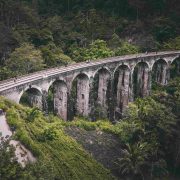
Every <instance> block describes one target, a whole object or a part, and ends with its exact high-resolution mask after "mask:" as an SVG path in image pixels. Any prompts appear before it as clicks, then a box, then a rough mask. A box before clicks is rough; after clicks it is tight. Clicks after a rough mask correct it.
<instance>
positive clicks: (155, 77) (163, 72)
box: [152, 59, 168, 85]
mask: <svg viewBox="0 0 180 180" xmlns="http://www.w3.org/2000/svg"><path fill="white" fill-rule="evenodd" d="M167 69H168V65H167V63H166V61H165V60H163V59H159V60H158V61H156V62H155V63H154V65H153V68H152V81H153V82H155V83H158V84H162V85H165V84H167V75H168V73H167Z"/></svg>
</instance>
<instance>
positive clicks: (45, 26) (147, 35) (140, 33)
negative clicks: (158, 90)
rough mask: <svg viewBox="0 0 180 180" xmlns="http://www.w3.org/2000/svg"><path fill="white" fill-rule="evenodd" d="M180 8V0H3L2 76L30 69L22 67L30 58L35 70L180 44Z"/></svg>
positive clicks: (0, 30)
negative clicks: (34, 58) (35, 55)
mask: <svg viewBox="0 0 180 180" xmlns="http://www.w3.org/2000/svg"><path fill="white" fill-rule="evenodd" d="M179 8H180V6H179V1H178V0H172V1H170V0H159V1H156V0H96V1H95V0H91V1H88V0H59V1H57V0H52V1H48V0H18V1H15V0H0V65H1V69H0V77H1V78H0V79H1V80H3V79H6V78H9V77H13V76H18V75H21V74H24V72H21V70H19V71H17V70H16V69H18V68H19V69H24V66H23V64H25V63H24V62H27V61H28V62H29V64H32V68H30V70H28V71H26V72H27V73H30V72H34V71H36V70H39V69H42V68H48V67H54V66H57V65H58V66H61V65H65V64H68V63H71V62H73V61H75V62H80V61H84V60H87V59H92V60H93V59H98V58H104V57H109V56H117V55H123V54H132V53H137V52H140V51H142V52H145V51H158V50H175V49H180V45H179V44H180V37H179V32H180V9H179ZM27 47H31V48H30V49H31V50H29V51H26V50H25V49H26V48H27ZM35 51H36V53H37V54H38V57H39V60H38V58H36V60H33V62H32V59H30V58H26V57H28V56H29V55H30V54H35ZM20 56H22V58H16V57H20ZM42 60H43V62H42ZM38 61H40V62H38ZM17 62H18V63H19V64H20V65H19V66H18V67H16V64H17ZM39 64H41V65H40V67H39ZM12 72H13V73H12Z"/></svg>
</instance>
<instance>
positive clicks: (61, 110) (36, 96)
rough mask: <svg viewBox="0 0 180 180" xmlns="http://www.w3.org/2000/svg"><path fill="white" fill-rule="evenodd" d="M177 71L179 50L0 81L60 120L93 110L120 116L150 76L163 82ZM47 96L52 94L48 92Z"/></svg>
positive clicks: (145, 90) (8, 93) (1, 90)
mask: <svg viewBox="0 0 180 180" xmlns="http://www.w3.org/2000/svg"><path fill="white" fill-rule="evenodd" d="M175 74H180V51H169V52H158V53H148V54H136V55H126V56H120V57H112V58H106V59H103V60H99V61H92V62H83V63H76V64H71V65H69V66H67V67H59V68H52V69H47V70H43V71H39V72H36V73H32V74H28V75H25V76H21V77H18V78H17V79H9V80H5V81H1V82H0V95H1V96H5V97H7V98H8V99H10V100H13V101H15V102H16V103H20V102H21V101H22V99H23V98H22V97H24V96H26V101H27V102H28V103H29V105H31V106H36V107H38V108H40V109H42V110H44V111H48V109H49V106H51V108H52V110H53V111H54V113H56V114H57V115H58V116H59V117H61V118H62V119H64V120H70V119H73V116H74V115H82V116H91V115H92V116H93V115H94V114H95V113H97V109H98V111H99V112H98V113H100V115H102V116H105V117H109V118H111V119H114V118H116V119H117V118H120V117H121V115H122V114H123V112H124V110H125V108H126V106H127V105H128V103H129V102H132V101H133V100H134V99H135V98H136V97H145V96H148V95H149V94H150V92H151V85H152V81H153V80H154V81H155V82H157V83H159V84H162V85H165V84H167V82H168V80H169V79H170V78H171V77H173V76H174V75H175ZM49 97H51V98H49Z"/></svg>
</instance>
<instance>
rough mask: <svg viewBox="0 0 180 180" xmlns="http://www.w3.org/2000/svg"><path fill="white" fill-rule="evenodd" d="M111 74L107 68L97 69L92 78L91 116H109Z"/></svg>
mask: <svg viewBox="0 0 180 180" xmlns="http://www.w3.org/2000/svg"><path fill="white" fill-rule="evenodd" d="M110 80H111V73H110V71H109V70H108V68H106V67H103V68H99V69H98V70H97V71H96V72H95V74H94V78H93V83H92V90H91V97H92V98H91V99H93V102H91V107H92V108H91V113H92V115H93V116H96V117H102V118H107V117H109V116H110V110H109V109H110V101H111V100H110V98H112V97H111V95H110V93H111V81H110Z"/></svg>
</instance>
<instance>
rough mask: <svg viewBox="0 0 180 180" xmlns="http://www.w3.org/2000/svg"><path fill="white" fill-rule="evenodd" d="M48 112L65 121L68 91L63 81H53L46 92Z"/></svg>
mask: <svg viewBox="0 0 180 180" xmlns="http://www.w3.org/2000/svg"><path fill="white" fill-rule="evenodd" d="M47 103H48V112H50V113H54V114H55V115H57V116H59V117H60V118H62V119H63V120H67V110H68V107H67V104H68V90H67V84H66V82H65V81H63V80H55V81H54V82H53V83H52V84H51V85H50V87H49V90H48V99H47Z"/></svg>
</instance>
